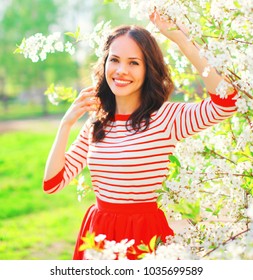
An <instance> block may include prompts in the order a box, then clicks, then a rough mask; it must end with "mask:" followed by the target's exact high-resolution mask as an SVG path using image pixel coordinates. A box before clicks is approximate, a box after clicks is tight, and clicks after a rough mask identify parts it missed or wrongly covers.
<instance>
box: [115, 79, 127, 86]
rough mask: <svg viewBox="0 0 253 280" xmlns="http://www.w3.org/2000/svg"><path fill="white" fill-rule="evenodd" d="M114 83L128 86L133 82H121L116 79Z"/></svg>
mask: <svg viewBox="0 0 253 280" xmlns="http://www.w3.org/2000/svg"><path fill="white" fill-rule="evenodd" d="M114 81H115V82H116V83H118V84H122V85H127V84H130V83H131V82H130V81H121V80H116V79H114Z"/></svg>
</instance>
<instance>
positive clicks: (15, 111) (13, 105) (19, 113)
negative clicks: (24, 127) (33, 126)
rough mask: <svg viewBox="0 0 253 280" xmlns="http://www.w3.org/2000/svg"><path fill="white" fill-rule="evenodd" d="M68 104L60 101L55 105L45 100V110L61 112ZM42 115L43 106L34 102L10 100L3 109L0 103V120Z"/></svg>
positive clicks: (52, 112)
mask: <svg viewBox="0 0 253 280" xmlns="http://www.w3.org/2000/svg"><path fill="white" fill-rule="evenodd" d="M69 106H70V103H68V102H62V103H60V104H59V105H58V106H55V105H53V104H51V103H49V102H48V101H47V110H48V114H49V115H56V114H63V113H64V112H66V110H67V108H68V107H69ZM41 116H44V112H43V108H42V106H41V105H39V104H35V103H32V102H30V103H23V104H22V103H18V102H10V103H9V105H8V109H7V110H5V108H4V107H3V104H2V103H0V121H6V120H16V119H27V118H35V117H41Z"/></svg>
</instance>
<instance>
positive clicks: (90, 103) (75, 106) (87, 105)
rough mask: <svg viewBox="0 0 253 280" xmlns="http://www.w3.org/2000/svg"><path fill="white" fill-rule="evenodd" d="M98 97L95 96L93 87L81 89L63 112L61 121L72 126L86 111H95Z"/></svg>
mask: <svg viewBox="0 0 253 280" xmlns="http://www.w3.org/2000/svg"><path fill="white" fill-rule="evenodd" d="M98 106H99V99H98V98H97V97H96V93H95V91H94V87H88V88H85V89H83V90H82V91H81V92H80V93H79V95H78V97H77V98H76V99H75V100H74V102H73V103H72V104H71V106H70V107H69V109H68V110H67V112H66V113H65V115H64V117H63V119H62V123H63V124H67V125H69V126H72V125H73V124H75V123H76V121H77V120H78V119H80V118H81V117H82V116H83V115H84V114H85V113H86V112H92V111H96V110H97V108H98Z"/></svg>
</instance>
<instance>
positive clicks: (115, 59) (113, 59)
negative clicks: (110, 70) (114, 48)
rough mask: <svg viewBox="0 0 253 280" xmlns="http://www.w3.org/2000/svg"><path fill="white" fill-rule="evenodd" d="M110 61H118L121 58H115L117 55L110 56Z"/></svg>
mask: <svg viewBox="0 0 253 280" xmlns="http://www.w3.org/2000/svg"><path fill="white" fill-rule="evenodd" d="M110 61H111V62H118V61H119V60H118V59H117V58H115V57H112V58H110Z"/></svg>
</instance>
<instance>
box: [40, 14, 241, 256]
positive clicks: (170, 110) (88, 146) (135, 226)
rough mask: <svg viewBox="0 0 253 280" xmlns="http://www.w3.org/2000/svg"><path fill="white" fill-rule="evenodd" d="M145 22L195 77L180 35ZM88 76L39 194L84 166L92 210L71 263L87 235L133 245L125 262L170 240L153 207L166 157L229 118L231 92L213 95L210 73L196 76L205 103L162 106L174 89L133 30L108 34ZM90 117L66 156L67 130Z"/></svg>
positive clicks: (148, 39)
mask: <svg viewBox="0 0 253 280" xmlns="http://www.w3.org/2000/svg"><path fill="white" fill-rule="evenodd" d="M150 19H151V21H152V22H153V23H154V22H155V23H156V26H157V27H158V28H159V29H160V31H161V33H163V34H164V35H165V36H166V37H167V38H168V39H170V40H172V41H173V42H174V43H176V44H177V45H178V46H179V48H180V50H181V51H182V53H183V54H184V55H185V56H186V57H187V58H188V59H189V60H190V61H191V62H192V64H193V66H195V68H196V69H197V70H198V71H199V72H200V73H202V72H203V70H204V69H205V67H206V66H207V61H206V60H205V59H201V58H200V56H199V50H198V48H196V46H195V45H194V44H193V43H192V42H190V41H189V40H188V37H187V36H186V34H185V32H182V31H181V30H179V29H171V28H170V27H171V26H172V25H174V22H171V21H169V22H165V21H163V20H162V19H161V18H160V17H159V15H158V14H157V13H156V12H154V13H153V14H152V15H151V16H150ZM94 74H95V81H96V86H95V87H94V88H93V87H89V88H87V89H84V90H82V91H81V93H80V94H79V96H78V97H77V98H76V100H75V101H74V102H73V104H72V105H71V107H70V108H69V110H68V111H67V112H66V114H65V116H64V117H63V119H62V121H61V124H60V127H59V130H58V134H57V136H56V139H55V142H54V144H53V147H52V149H51V152H50V154H49V157H48V160H47V165H46V169H45V177H44V190H45V192H47V193H55V192H57V191H59V190H61V189H62V188H63V187H64V186H66V185H68V184H69V182H70V181H71V180H72V179H73V178H74V177H76V176H77V175H78V174H79V173H80V172H81V171H82V170H83V168H84V167H85V166H88V168H89V170H90V174H91V179H92V185H93V189H94V192H95V195H96V204H95V205H92V206H91V207H90V208H89V209H88V211H87V212H86V215H85V217H84V219H83V223H82V225H81V229H80V232H79V235H78V238H77V242H76V247H75V252H74V259H87V255H86V252H85V251H80V247H82V245H83V242H84V239H83V237H85V236H86V234H87V233H89V232H93V233H94V234H96V235H99V234H103V235H106V237H107V239H108V240H111V241H115V242H120V241H121V240H123V239H133V240H135V244H134V251H132V252H131V253H129V254H128V258H129V259H136V258H138V257H139V255H140V253H141V252H140V248H139V245H140V244H142V243H145V244H148V243H149V241H150V240H154V239H153V238H154V237H156V238H157V241H158V240H159V241H161V242H166V240H167V238H168V237H171V236H173V235H174V232H173V230H172V229H171V228H170V226H169V224H168V222H167V219H166V217H165V214H164V213H163V211H162V210H161V209H159V208H158V205H157V198H158V193H157V190H159V189H160V188H161V186H162V182H163V181H164V179H165V178H166V176H167V174H168V164H169V162H170V161H169V155H172V154H173V153H174V151H175V147H176V144H177V142H179V141H180V140H182V139H183V138H186V137H189V136H191V135H193V134H196V133H198V132H200V131H202V130H204V129H206V128H208V127H210V126H212V125H214V124H217V123H219V122H221V121H222V120H224V119H226V118H228V117H230V116H232V115H233V114H234V113H235V112H236V107H235V102H236V101H235V100H234V99H233V97H234V96H235V94H236V93H232V94H231V92H227V98H226V99H222V98H220V97H219V96H218V95H216V94H215V93H216V92H215V89H216V87H217V86H218V84H219V83H220V82H221V81H222V77H221V76H220V75H219V74H218V73H217V72H216V71H215V69H210V72H209V75H208V77H203V80H204V82H205V84H206V87H207V90H208V91H209V92H210V97H209V98H207V99H205V100H203V101H202V102H200V103H174V102H169V101H168V98H169V96H170V94H171V93H172V90H173V82H172V80H171V77H170V72H169V71H168V68H167V66H166V64H165V62H164V59H163V55H162V52H161V50H160V48H159V46H158V44H157V42H156V40H155V39H154V37H153V36H152V35H151V34H150V33H149V32H148V31H147V30H146V29H144V28H142V27H138V26H120V27H118V28H116V29H115V30H113V31H112V33H111V34H110V35H109V36H108V38H107V41H106V42H105V45H104V48H103V56H102V57H101V58H100V60H99V61H98V64H97V65H96V68H95V72H94ZM89 111H93V114H92V115H91V116H90V118H89V119H88V121H87V122H86V123H85V124H84V126H83V128H82V129H81V131H80V134H79V136H78V137H77V139H76V140H75V141H74V143H73V144H72V145H71V147H70V148H69V150H68V151H67V152H65V150H66V145H67V141H68V137H69V133H70V130H71V127H72V126H73V124H74V123H75V122H76V121H77V120H78V119H79V118H80V117H81V116H82V115H83V114H85V113H86V112H89ZM94 111H95V112H94Z"/></svg>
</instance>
